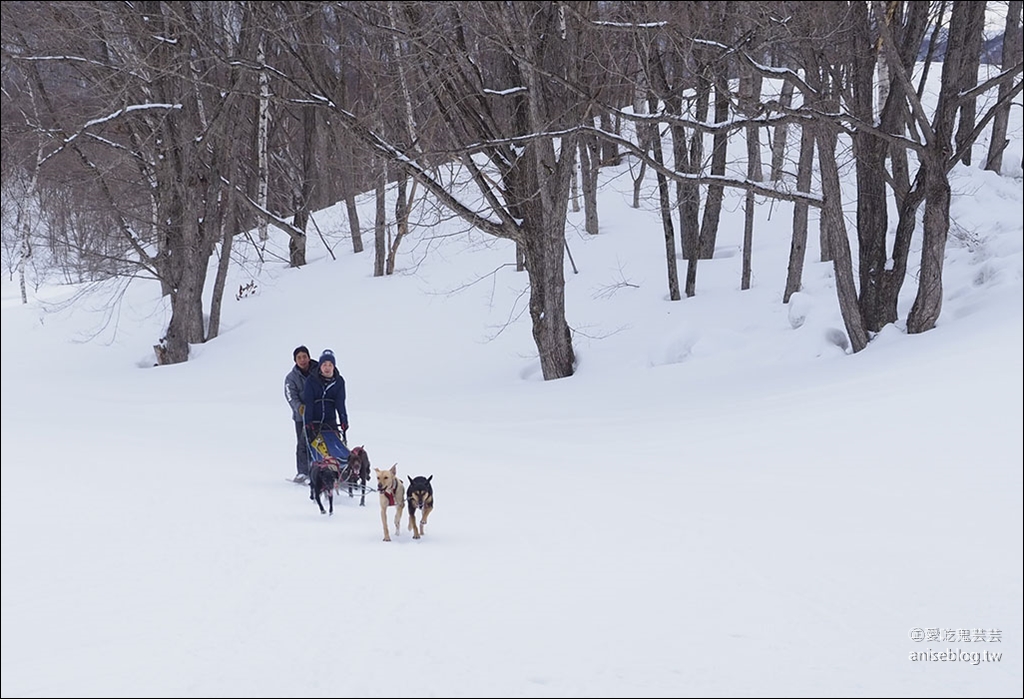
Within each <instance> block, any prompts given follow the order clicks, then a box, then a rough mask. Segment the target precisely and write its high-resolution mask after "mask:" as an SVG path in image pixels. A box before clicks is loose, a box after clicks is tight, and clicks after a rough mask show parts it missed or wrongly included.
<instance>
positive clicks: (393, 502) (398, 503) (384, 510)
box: [373, 464, 405, 541]
mask: <svg viewBox="0 0 1024 699" xmlns="http://www.w3.org/2000/svg"><path fill="white" fill-rule="evenodd" d="M373 471H374V473H376V474H377V492H378V493H380V522H381V524H383V525H384V541H391V535H390V534H389V533H388V529H389V527H388V508H389V507H394V508H395V509H396V512H395V536H398V534H399V531H400V527H399V525H400V524H401V523H402V512H403V511H404V510H405V484H404V483H402V481H401V480H400V479H399V478H398V464H395V465H394V466H392V467H391V468H389V469H387V470H385V471H381V470H380V469H379V468H375V469H373Z"/></svg>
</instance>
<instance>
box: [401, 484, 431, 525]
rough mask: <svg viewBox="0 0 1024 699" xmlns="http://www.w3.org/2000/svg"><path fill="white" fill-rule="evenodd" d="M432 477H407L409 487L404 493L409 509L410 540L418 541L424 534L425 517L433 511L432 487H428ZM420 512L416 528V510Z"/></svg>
mask: <svg viewBox="0 0 1024 699" xmlns="http://www.w3.org/2000/svg"><path fill="white" fill-rule="evenodd" d="M433 478H434V477H433V476H427V477H424V476H416V477H415V478H413V477H412V476H410V477H409V487H408V488H407V489H406V491H405V500H406V504H407V506H408V508H409V529H411V530H412V538H413V539H419V538H420V536H422V535H423V534H426V531H425V528H426V526H427V517H429V516H430V513H431V511H432V510H433V509H434V487H433V486H432V485H430V481H431V479H433ZM417 508H419V510H420V512H421V517H420V526H419V528H417V527H416V509H417Z"/></svg>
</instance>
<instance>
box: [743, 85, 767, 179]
mask: <svg viewBox="0 0 1024 699" xmlns="http://www.w3.org/2000/svg"><path fill="white" fill-rule="evenodd" d="M761 82H762V81H761V74H760V73H754V72H753V71H752V70H750V69H749V68H747V67H746V66H745V65H744V67H743V68H742V69H741V70H740V108H741V110H742V111H743V113H744V114H746V115H747V116H754V115H755V114H756V112H757V107H758V105H759V104H760V102H761ZM747 177H749V178H750V179H751V180H753V181H754V182H760V181H762V180H763V179H764V169H763V167H762V165H761V132H760V129H759V128H758V127H757V126H756V125H754V124H751V125H749V126H747Z"/></svg>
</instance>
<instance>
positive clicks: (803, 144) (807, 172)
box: [782, 124, 814, 303]
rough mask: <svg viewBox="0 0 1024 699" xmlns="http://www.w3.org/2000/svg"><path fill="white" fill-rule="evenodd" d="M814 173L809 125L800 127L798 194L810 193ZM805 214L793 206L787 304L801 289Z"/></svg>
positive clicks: (805, 210)
mask: <svg viewBox="0 0 1024 699" xmlns="http://www.w3.org/2000/svg"><path fill="white" fill-rule="evenodd" d="M813 171H814V130H813V129H812V128H811V126H810V125H809V124H804V125H802V126H801V127H800V161H799V163H798V164H797V173H796V189H797V191H798V192H810V191H811V175H812V174H813ZM807 213H808V206H807V204H806V203H805V202H802V201H798V202H795V203H794V204H793V240H792V242H791V243H790V246H789V266H788V268H787V271H786V290H785V291H784V292H783V294H782V302H783V303H789V299H790V297H792V296H793V294H795V293H796V292H798V291H800V289H801V288H803V274H804V259H805V257H806V253H807Z"/></svg>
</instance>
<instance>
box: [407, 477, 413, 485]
mask: <svg viewBox="0 0 1024 699" xmlns="http://www.w3.org/2000/svg"><path fill="white" fill-rule="evenodd" d="M406 478H408V479H409V485H412V476H406Z"/></svg>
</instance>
